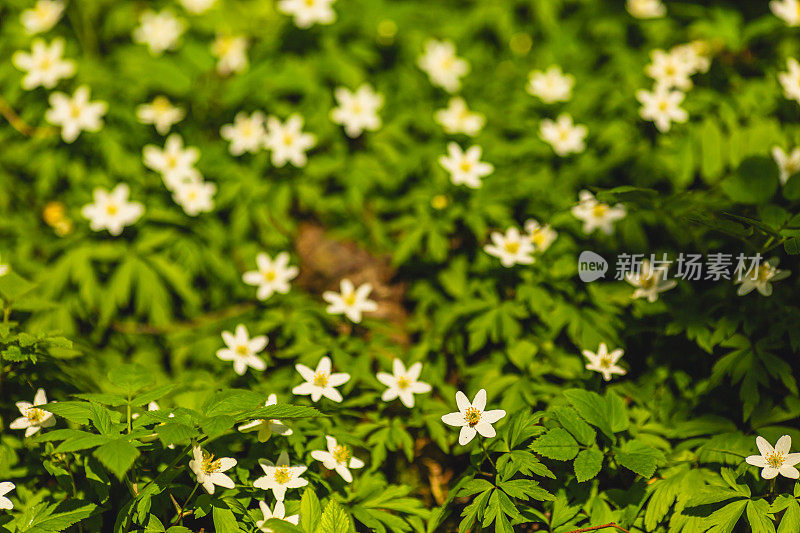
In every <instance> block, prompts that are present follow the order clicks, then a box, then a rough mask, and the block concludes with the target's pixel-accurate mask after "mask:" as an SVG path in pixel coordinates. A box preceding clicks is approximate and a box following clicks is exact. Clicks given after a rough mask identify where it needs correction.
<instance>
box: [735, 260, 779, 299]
mask: <svg viewBox="0 0 800 533" xmlns="http://www.w3.org/2000/svg"><path fill="white" fill-rule="evenodd" d="M778 261H779V259H778V258H777V257H773V258H772V259H770V260H768V261H762V262H761V263H760V264H758V265H751V266H750V267H749V268H748V269H747V271H746V272H745V271H744V265H741V266H740V267H739V268H738V269H737V271H736V280H735V281H734V283H736V284H741V285H740V286H739V290H737V291H736V294H738V295H739V296H744V295H745V294H749V293H750V292H751V291H752V290H753V289H756V290H757V291H758V292H760V293H761V295H762V296H771V295H772V284H773V283H774V282H776V281H780V280H782V279H786V278H788V277H789V274H791V272H790V271H788V270H781V269H779V268H778Z"/></svg>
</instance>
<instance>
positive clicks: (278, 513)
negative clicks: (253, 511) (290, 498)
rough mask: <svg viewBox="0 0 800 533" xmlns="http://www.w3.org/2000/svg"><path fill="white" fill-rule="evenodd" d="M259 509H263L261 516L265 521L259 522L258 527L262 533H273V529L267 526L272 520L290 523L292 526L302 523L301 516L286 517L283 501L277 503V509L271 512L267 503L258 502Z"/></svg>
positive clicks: (257, 522)
mask: <svg viewBox="0 0 800 533" xmlns="http://www.w3.org/2000/svg"><path fill="white" fill-rule="evenodd" d="M258 508H259V509H261V514H262V515H264V519H263V520H257V521H256V527H257V528H258V530H259V531H261V532H262V533H273V531H272V529H270V528H269V526H267V521H268V520H271V519H276V520H283V521H284V522H289V523H290V524H294V525H297V524H299V523H300V515H299V514H293V515H291V516H286V507H284V505H283V502H282V501H277V502H275V507H274V508H273V510H272V511H270V510H269V505H267V502H258Z"/></svg>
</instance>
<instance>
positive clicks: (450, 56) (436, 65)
mask: <svg viewBox="0 0 800 533" xmlns="http://www.w3.org/2000/svg"><path fill="white" fill-rule="evenodd" d="M417 65H418V66H419V68H421V69H422V70H423V71H425V73H426V74H427V75H428V78H430V80H431V83H432V84H433V85H435V86H437V87H441V88H442V89H444V90H445V91H447V92H449V93H454V92H456V91H458V90H459V89H460V88H461V78H462V77H463V76H465V75H466V74H467V72H469V63H467V62H466V61H465V60H463V59H461V58H459V57H458V56H456V47H455V45H454V44H453V42H452V41H437V40H435V39H430V40H429V41H427V42H426V43H425V53H423V54H422V55H421V56H420V57H419V59H418V60H417Z"/></svg>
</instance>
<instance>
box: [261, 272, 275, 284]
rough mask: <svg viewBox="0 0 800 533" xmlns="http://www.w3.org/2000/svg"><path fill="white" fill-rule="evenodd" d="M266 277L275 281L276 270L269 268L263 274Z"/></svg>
mask: <svg viewBox="0 0 800 533" xmlns="http://www.w3.org/2000/svg"><path fill="white" fill-rule="evenodd" d="M263 276H264V279H265V280H267V281H275V277H276V276H275V271H274V270H267V271H265V272H264V274H263Z"/></svg>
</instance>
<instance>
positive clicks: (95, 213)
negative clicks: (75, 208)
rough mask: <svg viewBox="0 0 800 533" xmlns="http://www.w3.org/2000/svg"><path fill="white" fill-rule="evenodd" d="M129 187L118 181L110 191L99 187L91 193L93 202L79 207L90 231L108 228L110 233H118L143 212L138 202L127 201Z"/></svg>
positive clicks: (134, 221) (131, 223)
mask: <svg viewBox="0 0 800 533" xmlns="http://www.w3.org/2000/svg"><path fill="white" fill-rule="evenodd" d="M128 196H130V189H129V188H128V185H127V184H125V183H120V184H118V185H117V186H116V187H114V189H113V190H111V191H106V190H105V189H102V188H100V187H98V188H96V189H95V190H94V193H93V197H94V203H91V204H86V205H85V206H83V208H82V209H81V214H82V215H83V217H84V218H88V219H89V227H90V228H92V231H103V230H104V229H105V230H108V232H109V233H110V234H111V235H119V234H120V233H122V230H123V228H125V226H131V225H133V224H134V223H136V221H137V220H139V217H141V216H142V213H144V206H143V205H142V204H140V203H138V202H129V201H128Z"/></svg>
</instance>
